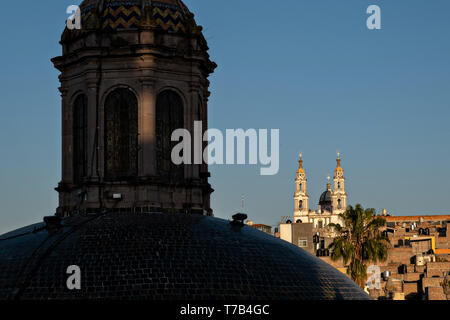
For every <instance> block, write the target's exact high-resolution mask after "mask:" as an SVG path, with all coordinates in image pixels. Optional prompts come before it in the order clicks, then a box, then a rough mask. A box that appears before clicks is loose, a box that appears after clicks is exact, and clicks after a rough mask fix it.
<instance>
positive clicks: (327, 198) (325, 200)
mask: <svg viewBox="0 0 450 320" xmlns="http://www.w3.org/2000/svg"><path fill="white" fill-rule="evenodd" d="M330 203H331V192H330V190H327V191H325V192H323V193H322V194H321V196H320V199H319V204H330Z"/></svg>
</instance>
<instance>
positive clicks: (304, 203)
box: [294, 152, 309, 223]
mask: <svg viewBox="0 0 450 320" xmlns="http://www.w3.org/2000/svg"><path fill="white" fill-rule="evenodd" d="M306 183H307V179H306V173H305V169H303V157H302V153H301V152H300V160H299V161H298V170H297V173H296V177H295V194H294V223H296V222H297V221H298V220H301V221H302V222H307V219H308V213H309V195H308V193H307V186H306Z"/></svg>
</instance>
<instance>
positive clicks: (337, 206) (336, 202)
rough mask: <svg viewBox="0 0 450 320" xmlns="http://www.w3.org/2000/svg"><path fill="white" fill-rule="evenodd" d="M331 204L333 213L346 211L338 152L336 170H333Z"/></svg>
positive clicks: (342, 173)
mask: <svg viewBox="0 0 450 320" xmlns="http://www.w3.org/2000/svg"><path fill="white" fill-rule="evenodd" d="M332 202H333V212H337V213H341V212H344V211H345V210H346V209H347V193H346V191H345V177H344V169H342V167H341V153H340V152H339V151H337V158H336V169H334V177H333V192H332Z"/></svg>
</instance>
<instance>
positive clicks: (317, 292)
mask: <svg viewBox="0 0 450 320" xmlns="http://www.w3.org/2000/svg"><path fill="white" fill-rule="evenodd" d="M52 220H54V221H52ZM47 223H48V225H46V224H45V223H39V224H35V225H31V226H29V227H25V228H22V229H19V230H17V231H14V232H11V233H8V234H5V235H3V236H0V284H1V285H0V299H106V298H109V299H117V298H119V299H120V298H123V299H152V300H164V299H168V300H180V299H183V300H186V299H187V300H211V299H213V300H232V299H256V300H257V299H260V300H264V299H291V300H292V299H295V300H302V299H358V300H361V299H370V298H369V296H368V295H367V294H365V293H364V292H363V291H362V290H361V289H360V288H359V287H358V286H357V285H356V284H355V283H354V282H353V281H351V280H350V279H349V278H348V277H347V276H346V275H344V274H342V273H341V272H339V271H338V270H337V269H334V268H333V267H331V266H330V265H328V264H327V263H325V262H323V261H322V260H320V259H318V258H316V257H314V256H313V255H311V254H309V253H307V252H306V251H304V250H303V249H300V248H298V247H296V246H294V245H292V244H290V243H287V242H285V241H283V240H280V239H277V238H275V237H272V236H271V235H268V234H265V233H264V232H261V231H258V230H255V229H253V228H251V227H249V226H246V225H242V224H234V223H230V222H229V221H226V220H222V219H218V218H213V217H206V216H201V215H189V214H176V213H175V214H160V213H131V212H128V213H123V212H122V213H119V212H114V213H112V212H110V213H103V214H99V215H90V216H89V215H83V216H82V215H77V216H73V217H70V218H65V219H63V220H62V221H61V223H60V224H59V221H58V219H57V218H56V217H52V218H51V219H48V218H47ZM72 265H76V266H79V267H80V270H81V273H82V277H81V290H68V289H67V287H66V281H67V279H68V277H69V275H68V274H67V268H68V267H69V266H72Z"/></svg>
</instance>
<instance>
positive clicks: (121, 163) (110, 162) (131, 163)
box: [105, 88, 138, 180]
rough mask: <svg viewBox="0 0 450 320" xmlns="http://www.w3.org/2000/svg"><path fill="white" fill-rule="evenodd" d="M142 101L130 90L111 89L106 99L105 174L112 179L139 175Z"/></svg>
mask: <svg viewBox="0 0 450 320" xmlns="http://www.w3.org/2000/svg"><path fill="white" fill-rule="evenodd" d="M137 149H138V102H137V99H136V96H135V95H134V93H133V92H131V90H129V89H125V88H120V89H116V90H114V91H113V92H111V93H110V94H109V95H108V97H107V98H106V101H105V176H106V178H107V179H110V180H117V179H129V178H132V177H135V176H136V175H137Z"/></svg>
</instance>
